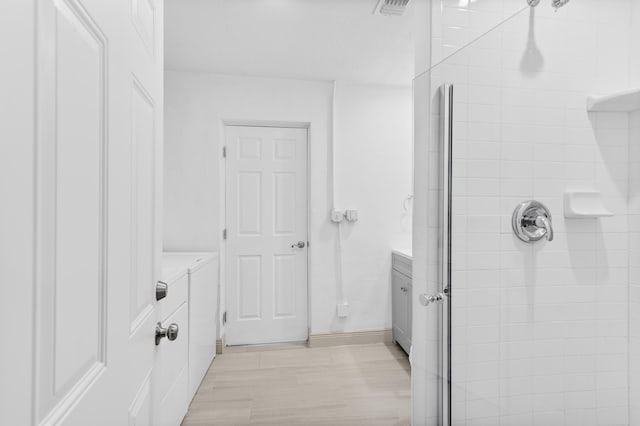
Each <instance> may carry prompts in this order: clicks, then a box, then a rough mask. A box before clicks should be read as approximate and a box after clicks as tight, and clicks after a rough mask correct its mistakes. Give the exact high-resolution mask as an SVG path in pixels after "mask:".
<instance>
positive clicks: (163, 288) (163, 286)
mask: <svg viewBox="0 0 640 426" xmlns="http://www.w3.org/2000/svg"><path fill="white" fill-rule="evenodd" d="M168 292H169V286H168V285H167V283H165V282H163V281H158V282H157V283H156V300H162V299H164V298H165V297H167V293H168Z"/></svg>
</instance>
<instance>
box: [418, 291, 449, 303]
mask: <svg viewBox="0 0 640 426" xmlns="http://www.w3.org/2000/svg"><path fill="white" fill-rule="evenodd" d="M419 299H420V304H421V305H422V306H429V305H431V304H433V303H436V304H439V305H441V304H443V303H444V301H445V300H446V296H445V294H444V293H437V294H432V295H428V294H424V293H423V294H421V295H420V296H419Z"/></svg>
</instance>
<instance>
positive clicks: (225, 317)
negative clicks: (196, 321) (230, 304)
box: [222, 311, 227, 324]
mask: <svg viewBox="0 0 640 426" xmlns="http://www.w3.org/2000/svg"><path fill="white" fill-rule="evenodd" d="M226 323H227V311H224V312H223V313H222V324H226Z"/></svg>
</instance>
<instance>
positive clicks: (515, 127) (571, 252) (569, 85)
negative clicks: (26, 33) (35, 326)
mask: <svg viewBox="0 0 640 426" xmlns="http://www.w3.org/2000/svg"><path fill="white" fill-rule="evenodd" d="M436 3H437V2H436ZM514 3H515V2H514V1H509V2H508V3H507V2H503V1H497V0H495V1H485V2H483V1H481V0H480V1H477V2H473V3H468V4H467V2H465V1H455V2H454V1H448V0H445V1H443V2H442V4H441V11H442V15H441V18H442V20H441V24H442V25H441V30H442V38H441V42H442V46H443V49H442V50H441V53H440V54H441V56H440V57H441V58H442V57H448V56H449V55H450V54H451V52H453V51H455V50H457V49H459V48H460V46H463V45H465V44H467V43H468V42H470V41H471V40H473V38H474V37H475V35H477V34H481V33H483V32H484V31H486V30H489V29H490V27H491V22H492V20H495V19H499V17H500V16H508V15H509V14H510V13H511V11H510V8H511V7H513V6H512V5H513V4H514ZM481 5H482V6H481ZM492 7H493V9H492ZM481 8H483V9H481ZM630 8H631V2H630V1H627V0H616V1H611V2H609V1H607V2H602V1H600V0H582V1H580V2H571V3H570V4H569V5H567V6H566V7H565V8H563V9H561V10H559V11H558V12H557V13H554V12H553V10H552V9H551V8H550V7H549V5H548V4H546V3H545V2H541V5H540V6H539V7H538V9H536V10H535V15H533V16H532V15H530V13H529V11H528V10H525V11H524V12H523V13H522V14H520V15H518V16H517V17H515V18H513V19H511V20H509V21H508V22H506V23H505V24H503V25H501V26H499V27H498V28H496V29H495V30H492V31H490V32H489V33H488V34H486V35H485V36H483V37H482V38H481V39H479V40H477V41H476V42H474V43H472V44H471V45H470V46H469V47H467V48H465V49H462V50H461V51H459V52H458V53H456V54H454V55H453V56H450V57H449V58H448V59H446V60H445V61H444V62H443V63H442V64H441V65H440V66H438V67H436V69H435V70H434V72H433V73H432V92H434V94H435V91H436V90H437V87H438V86H439V84H440V83H442V82H451V83H454V85H455V98H456V101H455V113H454V114H455V117H456V124H455V128H454V133H455V148H454V157H455V163H454V175H455V176H454V194H455V197H454V227H453V229H454V239H453V247H454V256H453V261H454V268H455V271H454V277H453V299H452V301H453V306H454V320H453V339H454V340H453V345H454V346H453V357H454V359H453V363H454V365H453V381H454V390H453V402H454V405H453V421H454V424H456V425H458V424H460V425H463V424H464V425H477V424H491V425H499V424H500V425H505V426H507V425H508V426H516V425H517V426H520V425H531V424H536V425H581V426H584V425H626V424H629V415H628V413H629V407H628V401H629V398H628V386H629V383H628V373H629V371H628V351H629V345H628V340H627V336H628V312H629V311H628V300H627V298H628V295H627V289H628V282H629V279H628V272H627V271H628V266H629V257H628V254H627V249H628V248H629V236H628V231H629V230H630V229H629V226H630V223H629V221H628V219H627V213H628V211H627V196H628V189H629V188H628V182H629V180H628V176H629V161H628V154H629V140H630V138H631V140H634V135H636V136H637V132H638V131H639V130H638V126H637V116H634V117H632V118H631V120H630V119H629V117H628V115H627V114H620V113H598V114H587V111H586V108H585V101H586V97H587V96H588V95H589V94H593V93H607V92H609V91H614V90H620V89H625V88H628V85H629V72H628V70H629V69H630V62H629V56H630V55H629V53H630V42H631V28H630V25H629V23H630V21H629V14H630ZM490 9H492V10H493V12H494V13H493V14H492V13H490V12H491V11H490ZM481 10H482V11H483V12H482V16H484V17H485V18H483V19H481V20H479V21H478V20H474V18H473V16H477V15H475V14H477V12H478V11H481ZM485 12H486V13H485ZM447 13H448V14H449V17H448V18H447V17H446V16H447ZM465 16H466V18H465ZM477 22H481V24H480V25H479V26H478V27H474V25H476V24H477ZM466 23H469V27H473V28H471V29H469V30H468V31H467V30H465V25H466ZM435 27H437V25H436V26H434V28H435ZM483 28H485V29H484V30H483ZM447 49H448V50H447ZM442 52H444V53H442ZM437 55H438V53H437V48H435V47H434V58H437ZM630 121H631V124H632V125H631V126H630V125H629V124H630V123H629V122H630ZM630 129H631V130H630ZM634 132H636V133H634ZM635 140H637V137H636V139H635ZM638 159H640V156H638ZM570 189H597V190H600V191H601V192H602V193H603V195H604V200H605V203H606V206H607V207H608V208H609V209H610V210H612V211H613V212H614V213H615V215H614V217H612V218H602V219H587V220H576V219H565V218H564V217H563V203H562V196H563V192H564V191H565V190H570ZM527 199H537V200H539V201H541V202H543V203H545V204H546V205H547V206H548V207H549V208H550V210H551V212H552V214H553V218H554V221H553V224H554V228H555V231H556V238H555V240H554V241H553V242H546V241H543V242H539V243H537V244H535V245H528V244H525V243H522V242H520V241H519V240H517V239H516V238H515V237H514V236H513V232H512V230H511V223H510V219H511V213H512V211H513V209H514V207H515V206H516V205H517V203H518V202H520V201H523V200H527ZM639 212H640V211H639ZM631 226H633V225H631ZM639 229H640V228H639ZM632 247H633V243H632ZM639 251H640V250H639ZM636 300H637V299H636ZM636 400H637V398H636Z"/></svg>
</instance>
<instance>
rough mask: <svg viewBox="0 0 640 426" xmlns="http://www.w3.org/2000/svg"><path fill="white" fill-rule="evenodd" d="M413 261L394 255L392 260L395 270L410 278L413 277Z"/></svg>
mask: <svg viewBox="0 0 640 426" xmlns="http://www.w3.org/2000/svg"><path fill="white" fill-rule="evenodd" d="M411 263H412V262H411V260H409V259H407V258H406V257H404V256H400V255H399V254H396V253H393V256H392V258H391V264H392V267H393V269H395V270H396V271H398V272H400V273H403V274H405V275H406V276H408V277H411V276H412V266H411Z"/></svg>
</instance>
